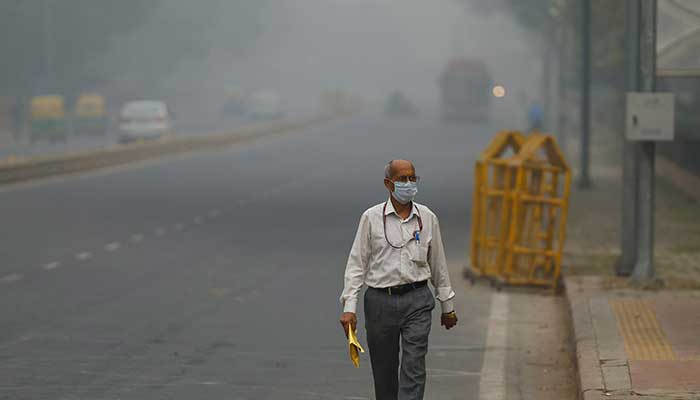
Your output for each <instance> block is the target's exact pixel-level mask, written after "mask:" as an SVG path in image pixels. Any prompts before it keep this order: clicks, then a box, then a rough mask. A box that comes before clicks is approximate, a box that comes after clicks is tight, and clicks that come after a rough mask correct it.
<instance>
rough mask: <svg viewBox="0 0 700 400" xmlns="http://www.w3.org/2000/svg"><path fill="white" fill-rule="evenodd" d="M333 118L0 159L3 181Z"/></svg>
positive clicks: (213, 144)
mask: <svg viewBox="0 0 700 400" xmlns="http://www.w3.org/2000/svg"><path fill="white" fill-rule="evenodd" d="M333 118H335V116H334V115H331V114H324V115H316V116H311V117H304V118H298V119H294V120H283V121H275V122H266V123H260V124H254V125H250V126H244V127H241V128H237V129H234V130H230V131H221V132H213V133H211V134H207V135H201V136H197V137H171V138H164V139H161V140H157V141H152V142H143V143H133V144H127V145H115V146H111V147H109V148H103V149H98V150H90V151H83V152H76V153H71V154H65V155H57V156H38V157H31V158H27V159H14V160H7V161H4V162H2V163H0V185H7V184H12V183H19V182H25V181H30V180H34V179H40V178H48V177H53V176H58V175H66V174H74V173H79V172H87V171H93V170H97V169H101V168H107V167H113V166H118V165H124V164H128V163H132V162H138V161H145V160H149V159H155V158H158V157H163V156H168V155H175V154H181V153H186V152H190V151H196V150H206V149H212V148H220V147H222V146H230V145H233V144H239V143H245V142H249V141H252V140H256V139H259V138H262V137H268V136H274V135H279V134H283V133H289V132H293V131H297V130H300V129H304V128H307V127H310V126H312V125H316V124H319V123H323V122H327V121H330V120H332V119H333Z"/></svg>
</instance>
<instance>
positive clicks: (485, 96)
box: [439, 58, 492, 121]
mask: <svg viewBox="0 0 700 400" xmlns="http://www.w3.org/2000/svg"><path fill="white" fill-rule="evenodd" d="M439 86H440V100H441V104H440V108H441V114H442V118H443V119H444V120H451V121H452V120H454V121H460V120H461V121H485V120H487V119H488V118H489V113H490V100H491V86H492V81H491V74H490V73H489V69H488V67H487V66H486V63H485V62H484V61H482V60H479V59H467V58H453V59H451V60H450V61H449V62H448V64H447V66H446V67H445V69H444V70H443V72H442V74H441V75H440V78H439Z"/></svg>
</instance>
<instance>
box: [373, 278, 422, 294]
mask: <svg viewBox="0 0 700 400" xmlns="http://www.w3.org/2000/svg"><path fill="white" fill-rule="evenodd" d="M427 284H428V281H420V282H413V283H406V284H404V285H397V286H391V287H386V288H375V287H373V288H372V289H374V290H379V291H380V292H384V293H387V294H389V296H392V295H394V296H401V295H402V294H406V293H408V292H410V291H411V290H413V289H419V288H422V287H423V286H426V285H427Z"/></svg>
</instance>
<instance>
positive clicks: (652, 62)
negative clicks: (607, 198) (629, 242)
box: [632, 0, 657, 280]
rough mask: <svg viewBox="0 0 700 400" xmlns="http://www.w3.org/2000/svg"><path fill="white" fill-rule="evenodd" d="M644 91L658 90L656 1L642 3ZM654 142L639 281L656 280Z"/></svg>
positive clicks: (642, 168)
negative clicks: (654, 278)
mask: <svg viewBox="0 0 700 400" xmlns="http://www.w3.org/2000/svg"><path fill="white" fill-rule="evenodd" d="M640 3H641V10H640V11H641V12H640V16H641V18H640V21H641V24H640V48H639V60H640V63H639V70H640V89H641V91H643V92H653V91H655V90H656V12H657V10H656V0H640ZM655 147H656V144H655V143H654V142H641V144H640V152H639V184H638V198H639V221H638V231H639V236H638V239H637V264H636V265H635V267H634V272H633V273H632V276H633V278H634V279H635V280H645V279H651V278H653V277H654V197H655V196H654V179H655V176H654V156H655V150H656V149H655Z"/></svg>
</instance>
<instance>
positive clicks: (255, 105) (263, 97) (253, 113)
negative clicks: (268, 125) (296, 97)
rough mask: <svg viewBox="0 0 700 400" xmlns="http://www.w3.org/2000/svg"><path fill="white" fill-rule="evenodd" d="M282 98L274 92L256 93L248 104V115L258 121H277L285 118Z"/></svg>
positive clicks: (262, 91) (263, 91)
mask: <svg viewBox="0 0 700 400" xmlns="http://www.w3.org/2000/svg"><path fill="white" fill-rule="evenodd" d="M284 114H285V113H284V111H283V110H282V98H281V97H280V95H279V93H277V92H275V91H272V90H260V91H257V92H255V93H254V94H253V95H252V96H251V98H250V102H249V104H248V115H249V116H250V117H251V118H256V119H276V118H282V117H284Z"/></svg>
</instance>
